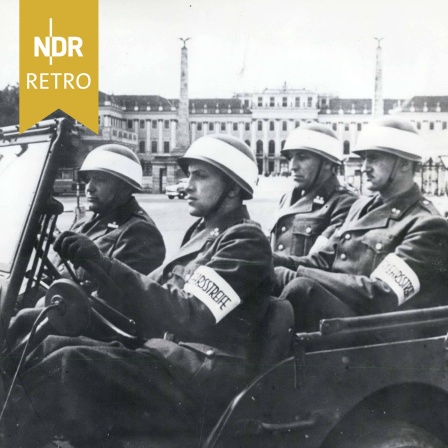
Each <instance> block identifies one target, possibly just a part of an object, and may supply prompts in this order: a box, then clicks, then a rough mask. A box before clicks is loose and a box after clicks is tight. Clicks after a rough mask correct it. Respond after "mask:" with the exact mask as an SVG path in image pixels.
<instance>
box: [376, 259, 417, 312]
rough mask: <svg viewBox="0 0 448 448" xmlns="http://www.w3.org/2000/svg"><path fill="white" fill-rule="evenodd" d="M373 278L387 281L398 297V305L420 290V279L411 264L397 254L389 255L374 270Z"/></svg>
mask: <svg viewBox="0 0 448 448" xmlns="http://www.w3.org/2000/svg"><path fill="white" fill-rule="evenodd" d="M370 277H371V278H378V279H380V280H383V282H385V283H387V284H388V285H389V286H390V288H391V289H392V291H393V292H394V293H395V294H396V295H397V297H398V305H401V304H403V303H404V302H406V300H408V299H410V298H411V297H412V296H414V295H415V294H417V293H418V292H419V291H420V281H419V279H418V277H417V274H416V273H415V272H414V271H413V270H412V269H411V268H410V266H409V265H408V264H407V263H406V262H405V261H404V260H403V259H402V258H400V257H398V256H397V255H395V254H388V255H387V257H386V258H385V259H384V260H383V261H382V262H381V263H380V264H379V265H378V267H377V268H376V269H375V270H374V271H373V272H372V275H371V276H370Z"/></svg>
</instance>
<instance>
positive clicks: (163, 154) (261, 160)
mask: <svg viewBox="0 0 448 448" xmlns="http://www.w3.org/2000/svg"><path fill="white" fill-rule="evenodd" d="M178 108H179V100H178V99H167V98H163V97H161V96H157V95H116V96H114V95H107V94H104V93H100V97H99V135H98V136H96V135H94V134H89V133H87V135H86V136H85V140H86V142H85V143H86V144H87V146H88V149H93V148H94V147H96V146H98V145H100V144H103V143H106V142H116V143H120V144H123V145H126V146H128V147H129V148H131V149H132V150H133V151H135V153H136V154H137V155H138V157H139V158H140V160H141V161H142V164H143V168H144V174H145V176H146V178H147V179H148V182H151V185H150V188H151V189H152V191H153V192H162V191H163V190H164V188H165V185H166V184H167V182H168V183H172V182H174V180H175V179H176V178H179V177H184V174H183V173H182V172H181V171H180V170H178V169H177V168H173V167H174V166H175V163H173V160H175V159H176V158H177V157H179V156H180V155H182V151H179V146H178V141H177V138H178V137H177V136H178V129H177V126H178ZM384 114H396V115H401V116H404V117H406V118H408V119H409V120H410V121H412V122H414V124H415V126H416V127H417V129H419V130H420V132H421V133H422V135H423V136H424V137H425V138H426V139H427V140H428V142H429V145H430V147H431V150H430V151H429V152H428V154H427V157H425V163H428V162H429V164H430V168H428V170H429V171H428V170H426V171H428V173H429V172H431V173H432V176H431V180H429V181H425V180H424V179H423V178H422V185H423V184H425V182H426V184H427V185H426V184H425V185H423V186H424V187H425V189H426V190H431V192H433V191H434V192H436V193H440V194H442V193H443V192H442V190H444V189H445V186H444V180H443V181H441V185H438V184H437V182H435V181H434V179H435V178H438V177H440V175H437V176H436V174H435V172H436V171H437V172H438V171H444V170H445V167H444V166H443V163H442V162H441V159H440V157H439V156H440V155H443V154H448V130H447V123H448V96H430V97H425V96H416V97H413V98H411V99H410V100H403V99H384ZM188 120H189V131H190V139H191V141H192V142H193V141H195V140H196V139H198V138H199V137H202V136H204V135H207V134H212V133H224V134H230V135H234V136H236V137H239V138H240V139H242V140H244V141H245V142H246V143H247V144H248V145H249V146H250V148H252V151H253V152H254V154H255V156H256V158H257V163H258V168H259V173H260V174H261V175H281V174H285V173H287V172H288V170H289V168H288V162H287V160H286V159H285V158H283V157H282V156H281V154H280V151H281V149H282V147H283V145H284V142H285V140H286V138H287V136H288V135H289V133H290V132H291V131H292V130H293V129H295V128H296V127H298V126H302V125H303V124H305V123H308V122H319V123H323V124H326V125H328V126H329V127H330V128H332V129H333V130H334V131H335V132H336V134H337V135H338V137H339V140H340V141H341V146H342V149H343V153H344V155H345V156H346V164H345V168H344V171H343V172H342V173H341V174H343V175H344V176H345V177H346V179H347V181H348V182H349V183H352V184H354V185H355V186H356V187H358V188H359V187H361V188H362V185H361V182H362V178H361V176H360V161H359V158H358V157H357V156H355V155H352V149H353V148H354V147H355V144H356V140H357V138H358V135H359V134H360V133H361V132H362V130H363V128H364V127H365V126H366V125H367V124H368V123H369V122H370V121H371V120H372V99H351V98H338V97H335V96H334V95H330V94H320V93H317V92H313V91H310V90H306V89H292V88H288V87H287V85H286V84H284V85H283V87H282V88H280V89H265V90H263V91H262V92H256V93H252V94H247V93H237V94H235V95H234V96H233V97H232V98H211V99H190V100H189V115H188ZM164 161H166V164H165V165H166V166H165V165H164ZM428 166H429V165H428ZM154 168H156V172H154ZM170 170H171V171H170ZM423 171H425V164H424V166H423V169H422V173H423ZM426 171H425V172H426ZM428 173H427V174H428ZM443 194H445V193H443Z"/></svg>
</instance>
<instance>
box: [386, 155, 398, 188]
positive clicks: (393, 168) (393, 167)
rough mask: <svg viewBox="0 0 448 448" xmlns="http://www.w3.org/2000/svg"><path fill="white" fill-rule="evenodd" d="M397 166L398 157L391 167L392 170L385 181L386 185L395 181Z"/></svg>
mask: <svg viewBox="0 0 448 448" xmlns="http://www.w3.org/2000/svg"><path fill="white" fill-rule="evenodd" d="M397 164H398V157H395V160H394V164H393V166H392V170H391V172H390V174H389V178H388V179H387V185H391V184H392V182H393V181H394V179H395V174H397Z"/></svg>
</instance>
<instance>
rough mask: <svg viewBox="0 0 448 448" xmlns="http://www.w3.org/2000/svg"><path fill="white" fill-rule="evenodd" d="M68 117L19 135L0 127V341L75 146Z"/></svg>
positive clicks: (48, 122)
mask: <svg viewBox="0 0 448 448" xmlns="http://www.w3.org/2000/svg"><path fill="white" fill-rule="evenodd" d="M71 129H72V124H71V122H70V121H69V120H67V119H62V120H48V121H43V122H40V123H38V124H37V125H35V126H33V127H32V128H31V129H30V130H28V131H26V132H24V133H23V134H19V132H18V127H17V126H9V127H5V128H0V154H1V156H2V157H1V160H0V214H1V216H2V224H1V225H0V227H1V232H0V251H1V252H2V253H0V314H1V319H0V341H2V340H3V339H2V338H3V337H4V334H5V329H7V328H8V325H9V320H10V318H11V316H12V313H13V311H14V307H15V304H16V300H17V296H18V294H19V291H20V288H21V286H22V283H23V280H24V278H25V273H26V270H27V267H28V266H29V262H30V258H31V256H32V255H33V248H34V244H35V242H36V238H37V235H38V233H39V223H40V219H41V216H42V215H43V214H45V210H46V204H47V203H48V200H49V199H50V198H51V193H52V187H53V183H54V180H55V178H56V175H57V170H58V167H59V165H60V164H61V161H62V160H63V157H64V155H65V154H67V151H69V150H70V149H71V148H72V141H71V137H70V131H71Z"/></svg>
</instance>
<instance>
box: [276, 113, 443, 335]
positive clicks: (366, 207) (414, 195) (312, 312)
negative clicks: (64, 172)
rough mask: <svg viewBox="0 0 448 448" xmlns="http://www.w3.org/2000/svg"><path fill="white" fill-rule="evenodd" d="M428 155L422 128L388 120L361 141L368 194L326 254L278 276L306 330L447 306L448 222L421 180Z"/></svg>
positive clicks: (297, 263)
mask: <svg viewBox="0 0 448 448" xmlns="http://www.w3.org/2000/svg"><path fill="white" fill-rule="evenodd" d="M425 148H426V145H425V142H424V140H423V139H422V138H421V137H420V135H419V134H418V133H417V131H416V130H415V128H414V126H413V125H412V124H411V123H409V122H408V121H406V120H403V119H399V118H396V117H383V118H381V119H378V120H377V121H375V122H373V123H372V124H371V125H370V126H368V127H366V129H365V130H364V131H363V133H362V134H361V135H360V136H359V138H358V142H357V148H356V151H355V152H356V153H357V154H359V155H360V156H361V157H362V158H363V166H362V170H363V173H364V174H365V176H366V185H367V187H368V188H369V189H370V190H371V191H372V192H374V193H375V194H374V195H373V196H371V197H364V198H362V199H359V200H358V201H357V202H355V204H354V205H353V206H352V208H351V210H350V212H349V214H348V216H347V219H346V221H345V223H344V224H343V226H342V227H341V228H340V229H339V230H338V231H336V232H335V234H334V235H333V237H332V238H331V239H330V241H329V243H328V244H327V245H326V246H325V247H324V248H323V249H321V250H320V251H319V252H318V253H316V254H312V255H309V256H307V257H302V258H299V259H296V260H295V266H294V271H291V270H285V269H281V268H279V269H278V272H277V274H278V275H279V276H282V277H283V279H284V280H283V281H284V283H287V285H286V287H285V288H284V290H283V293H282V297H283V298H285V299H287V300H290V301H291V303H292V304H293V307H294V310H295V314H296V328H297V329H298V330H299V331H314V330H317V329H318V322H319V320H320V319H322V318H331V317H343V316H360V315H367V314H376V313H384V312H389V311H394V310H397V309H400V310H404V309H413V308H422V307H428V306H435V305H441V304H446V300H447V297H448V295H447V283H446V278H445V272H444V271H445V270H446V267H447V266H448V250H447V249H448V223H447V222H446V220H445V219H443V218H442V217H441V216H440V214H439V213H438V211H437V210H436V209H435V207H434V206H433V205H432V204H431V202H430V201H428V200H427V199H425V198H424V197H423V196H422V194H421V193H420V190H419V188H418V186H417V185H416V184H415V183H414V180H413V177H414V172H415V166H416V163H417V162H419V161H420V160H421V158H422V154H423V152H424V150H425Z"/></svg>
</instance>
